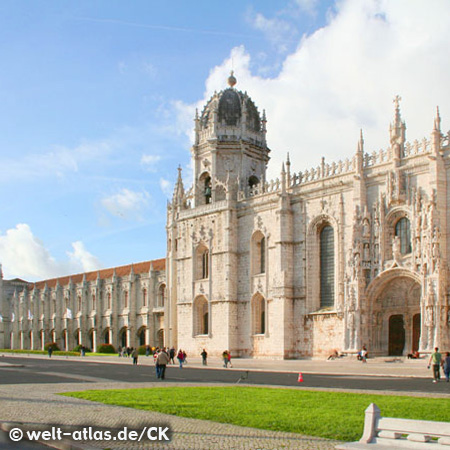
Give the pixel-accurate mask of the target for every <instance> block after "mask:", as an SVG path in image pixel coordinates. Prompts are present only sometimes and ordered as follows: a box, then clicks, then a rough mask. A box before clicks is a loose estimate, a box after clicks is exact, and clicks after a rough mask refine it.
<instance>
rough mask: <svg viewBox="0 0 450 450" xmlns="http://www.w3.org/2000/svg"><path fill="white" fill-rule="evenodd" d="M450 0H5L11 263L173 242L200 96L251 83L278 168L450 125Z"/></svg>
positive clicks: (2, 222)
mask: <svg viewBox="0 0 450 450" xmlns="http://www.w3.org/2000/svg"><path fill="white" fill-rule="evenodd" d="M449 24H450V2H448V0H431V1H428V0H393V1H392V0H390V1H388V0H385V1H383V0H339V1H333V0H328V1H319V0H285V1H276V2H274V1H271V0H254V1H249V0H240V1H237V0H230V1H228V2H226V3H223V2H211V1H206V0H199V1H197V2H186V1H182V0H176V1H174V0H172V1H166V2H162V1H158V2H156V1H153V0H134V1H133V2H123V1H120V0H96V1H92V0H77V1H74V0H72V1H70V0H69V1H66V2H60V1H56V0H33V1H31V0H29V1H22V2H17V1H16V0H2V2H0V58H1V66H0V263H1V264H2V269H3V275H4V278H6V279H12V278H16V277H17V278H21V279H25V280H27V281H37V280H43V279H47V278H52V277H56V276H63V275H68V274H72V273H73V274H75V273H80V272H85V271H91V270H97V269H100V268H107V267H114V266H120V265H124V264H130V263H133V262H140V261H146V260H150V259H157V258H163V257H165V255H166V234H165V224H166V206H167V202H168V201H170V200H171V197H172V192H173V186H174V182H175V180H176V177H177V167H178V166H179V165H180V166H181V167H182V168H183V176H184V182H185V187H186V188H187V187H189V185H190V183H191V182H192V180H191V179H190V177H191V176H192V171H191V166H190V147H191V145H192V138H193V118H194V114H195V109H196V108H197V109H198V110H199V111H200V112H201V110H202V109H203V106H204V105H205V103H206V101H207V100H208V99H209V98H210V97H211V95H212V94H213V93H214V91H216V90H217V91H220V90H222V89H225V88H226V87H227V85H226V80H227V77H228V75H229V73H230V71H231V70H234V72H235V76H236V78H237V85H236V88H237V89H239V90H242V91H247V92H248V94H249V95H250V96H251V97H252V99H253V100H254V102H255V104H256V105H257V107H258V109H259V111H260V112H262V110H265V111H266V115H267V130H268V131H267V140H268V145H269V147H270V149H271V154H270V156H271V161H270V162H269V167H268V178H269V179H271V178H276V177H277V176H279V173H280V171H281V164H282V161H283V160H285V159H286V155H287V152H289V154H290V159H291V163H292V165H291V171H293V172H298V171H304V170H306V169H309V168H310V167H313V166H317V165H318V164H319V163H320V160H321V157H322V156H324V157H325V159H326V160H327V161H328V162H332V161H338V160H339V159H345V158H351V157H352V156H353V154H354V153H355V151H356V147H357V141H358V139H359V134H360V130H361V129H362V130H363V134H364V140H365V151H366V152H369V153H371V152H373V151H378V150H379V149H380V148H384V149H386V148H387V146H388V145H389V134H388V129H389V123H390V122H391V121H392V118H393V111H394V109H393V103H392V100H393V98H394V96H395V95H397V94H398V95H400V96H401V98H402V101H401V113H402V118H403V119H404V120H405V122H406V127H407V139H408V140H409V141H411V142H413V141H414V140H415V139H418V140H421V139H422V138H423V137H429V135H430V133H431V129H432V125H433V118H434V116H435V114H436V107H437V106H439V108H440V114H441V117H442V131H443V132H444V133H447V131H448V129H449V128H450V84H449V83H448V73H449V72H450V58H449V53H450V46H449V43H450V26H449Z"/></svg>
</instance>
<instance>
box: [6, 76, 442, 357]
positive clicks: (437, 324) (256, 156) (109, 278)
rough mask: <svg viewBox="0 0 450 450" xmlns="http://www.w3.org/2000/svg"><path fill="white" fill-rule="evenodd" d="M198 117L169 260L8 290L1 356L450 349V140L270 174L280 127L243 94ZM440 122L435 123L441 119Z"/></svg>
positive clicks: (435, 130)
mask: <svg viewBox="0 0 450 450" xmlns="http://www.w3.org/2000/svg"><path fill="white" fill-rule="evenodd" d="M228 83H229V87H228V88H227V89H225V90H223V91H222V92H219V93H215V94H214V95H213V96H212V97H211V99H210V100H209V101H208V102H207V104H206V106H205V107H204V109H203V111H202V113H201V114H198V113H197V114H196V117H195V142H194V145H193V146H192V150H191V151H192V160H193V167H194V184H193V186H192V187H190V188H189V189H187V190H186V189H185V187H184V184H183V179H182V174H181V169H179V173H178V179H177V182H176V185H175V190H174V194H173V199H172V202H171V203H170V204H169V206H168V209H167V255H166V258H165V259H161V260H156V261H148V262H144V263H140V264H134V265H129V266H125V267H117V268H115V269H106V270H100V271H98V272H90V273H85V274H79V275H73V276H67V277H63V278H58V279H54V280H44V281H40V282H38V283H27V282H25V281H23V280H20V279H16V280H3V279H0V295H1V299H0V314H1V316H2V318H3V321H2V322H1V323H0V347H2V348H9V347H11V348H35V349H38V348H42V347H43V346H44V345H45V343H46V342H49V341H55V342H57V343H58V344H59V345H60V347H63V348H67V349H72V348H73V347H75V346H76V345H77V344H83V345H85V346H87V347H90V348H92V349H94V350H95V349H96V348H97V347H98V345H99V344H100V343H112V344H113V345H114V346H116V347H118V346H136V345H155V346H162V345H167V346H175V347H178V348H180V347H181V348H183V349H184V350H186V352H187V353H188V354H195V355H197V354H199V353H200V351H201V349H202V348H206V349H207V351H208V353H209V354H210V355H219V354H221V353H222V352H223V351H224V350H226V349H228V350H230V351H231V354H232V355H234V356H248V357H270V358H298V357H308V356H324V355H329V354H330V353H332V352H333V351H334V350H337V351H339V352H347V353H351V352H356V351H358V350H360V349H361V348H362V346H363V345H365V346H366V347H367V349H368V351H369V353H370V354H371V355H404V354H407V353H411V352H413V351H416V350H418V351H420V352H430V351H431V350H432V349H433V348H434V347H435V346H439V347H441V348H442V349H450V308H449V295H450V290H449V288H450V286H449V281H448V278H449V276H448V274H449V264H448V253H449V238H448V237H449V232H450V229H449V222H450V220H449V219H450V218H449V212H450V204H449V201H450V193H449V192H448V185H450V183H449V180H448V179H449V174H450V144H449V134H446V135H444V134H443V133H442V132H441V129H440V122H441V119H440V116H439V111H437V113H436V116H435V118H434V125H433V127H432V131H431V137H430V139H426V138H424V139H422V140H421V141H418V140H415V141H414V142H413V143H409V142H407V141H406V137H405V131H406V126H405V122H404V121H402V119H401V115H400V105H399V100H400V99H399V97H396V99H395V100H394V106H395V108H394V109H395V110H394V118H393V121H392V123H391V126H390V129H389V135H388V136H387V137H389V145H388V147H387V149H386V150H385V151H383V150H381V151H379V152H373V153H370V154H369V153H365V151H364V140H363V136H362V133H361V136H360V138H359V141H358V145H357V149H356V153H355V155H354V156H353V158H352V159H351V160H345V161H339V162H333V163H331V164H329V163H325V161H324V159H322V161H321V162H320V164H319V165H318V166H317V167H316V168H312V169H310V170H305V171H303V172H295V171H293V170H292V169H291V164H290V161H289V156H288V157H287V159H286V161H285V163H283V166H282V168H281V173H280V177H279V178H278V179H277V180H275V181H268V180H267V179H266V169H267V165H268V163H269V159H270V158H269V154H270V150H269V148H268V146H267V143H266V118H265V113H264V112H263V114H262V115H261V114H260V113H259V111H258V109H257V108H256V106H255V104H254V102H253V101H252V99H250V98H249V97H248V95H247V94H246V93H242V92H240V91H238V90H237V89H236V88H235V87H234V86H235V84H236V79H235V78H234V76H233V75H231V76H230V78H229V80H228ZM430 122H431V121H430Z"/></svg>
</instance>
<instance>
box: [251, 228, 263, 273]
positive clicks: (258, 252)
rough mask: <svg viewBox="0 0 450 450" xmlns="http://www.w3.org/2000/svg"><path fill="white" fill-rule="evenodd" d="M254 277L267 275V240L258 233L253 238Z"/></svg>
mask: <svg viewBox="0 0 450 450" xmlns="http://www.w3.org/2000/svg"><path fill="white" fill-rule="evenodd" d="M251 254H252V275H259V274H261V273H266V238H265V237H264V235H263V234H262V233H261V231H257V232H256V233H255V234H254V235H253V236H252V252H251Z"/></svg>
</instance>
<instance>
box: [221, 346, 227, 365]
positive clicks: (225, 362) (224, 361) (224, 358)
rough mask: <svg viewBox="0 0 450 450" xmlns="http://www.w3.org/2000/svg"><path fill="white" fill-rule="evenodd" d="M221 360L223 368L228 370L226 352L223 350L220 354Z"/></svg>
mask: <svg viewBox="0 0 450 450" xmlns="http://www.w3.org/2000/svg"><path fill="white" fill-rule="evenodd" d="M222 358H223V367H225V368H228V350H225V351H224V352H223V353H222Z"/></svg>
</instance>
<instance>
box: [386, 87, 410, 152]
mask: <svg viewBox="0 0 450 450" xmlns="http://www.w3.org/2000/svg"><path fill="white" fill-rule="evenodd" d="M401 99H402V98H401V97H400V96H399V95H396V96H395V98H394V100H393V102H394V105H395V112H394V122H393V123H391V125H390V127H389V134H390V140H391V149H392V156H393V158H394V159H395V160H398V159H400V158H401V157H402V155H403V146H404V144H405V131H406V125H405V122H404V121H402V118H401V115H400V100H401Z"/></svg>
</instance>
